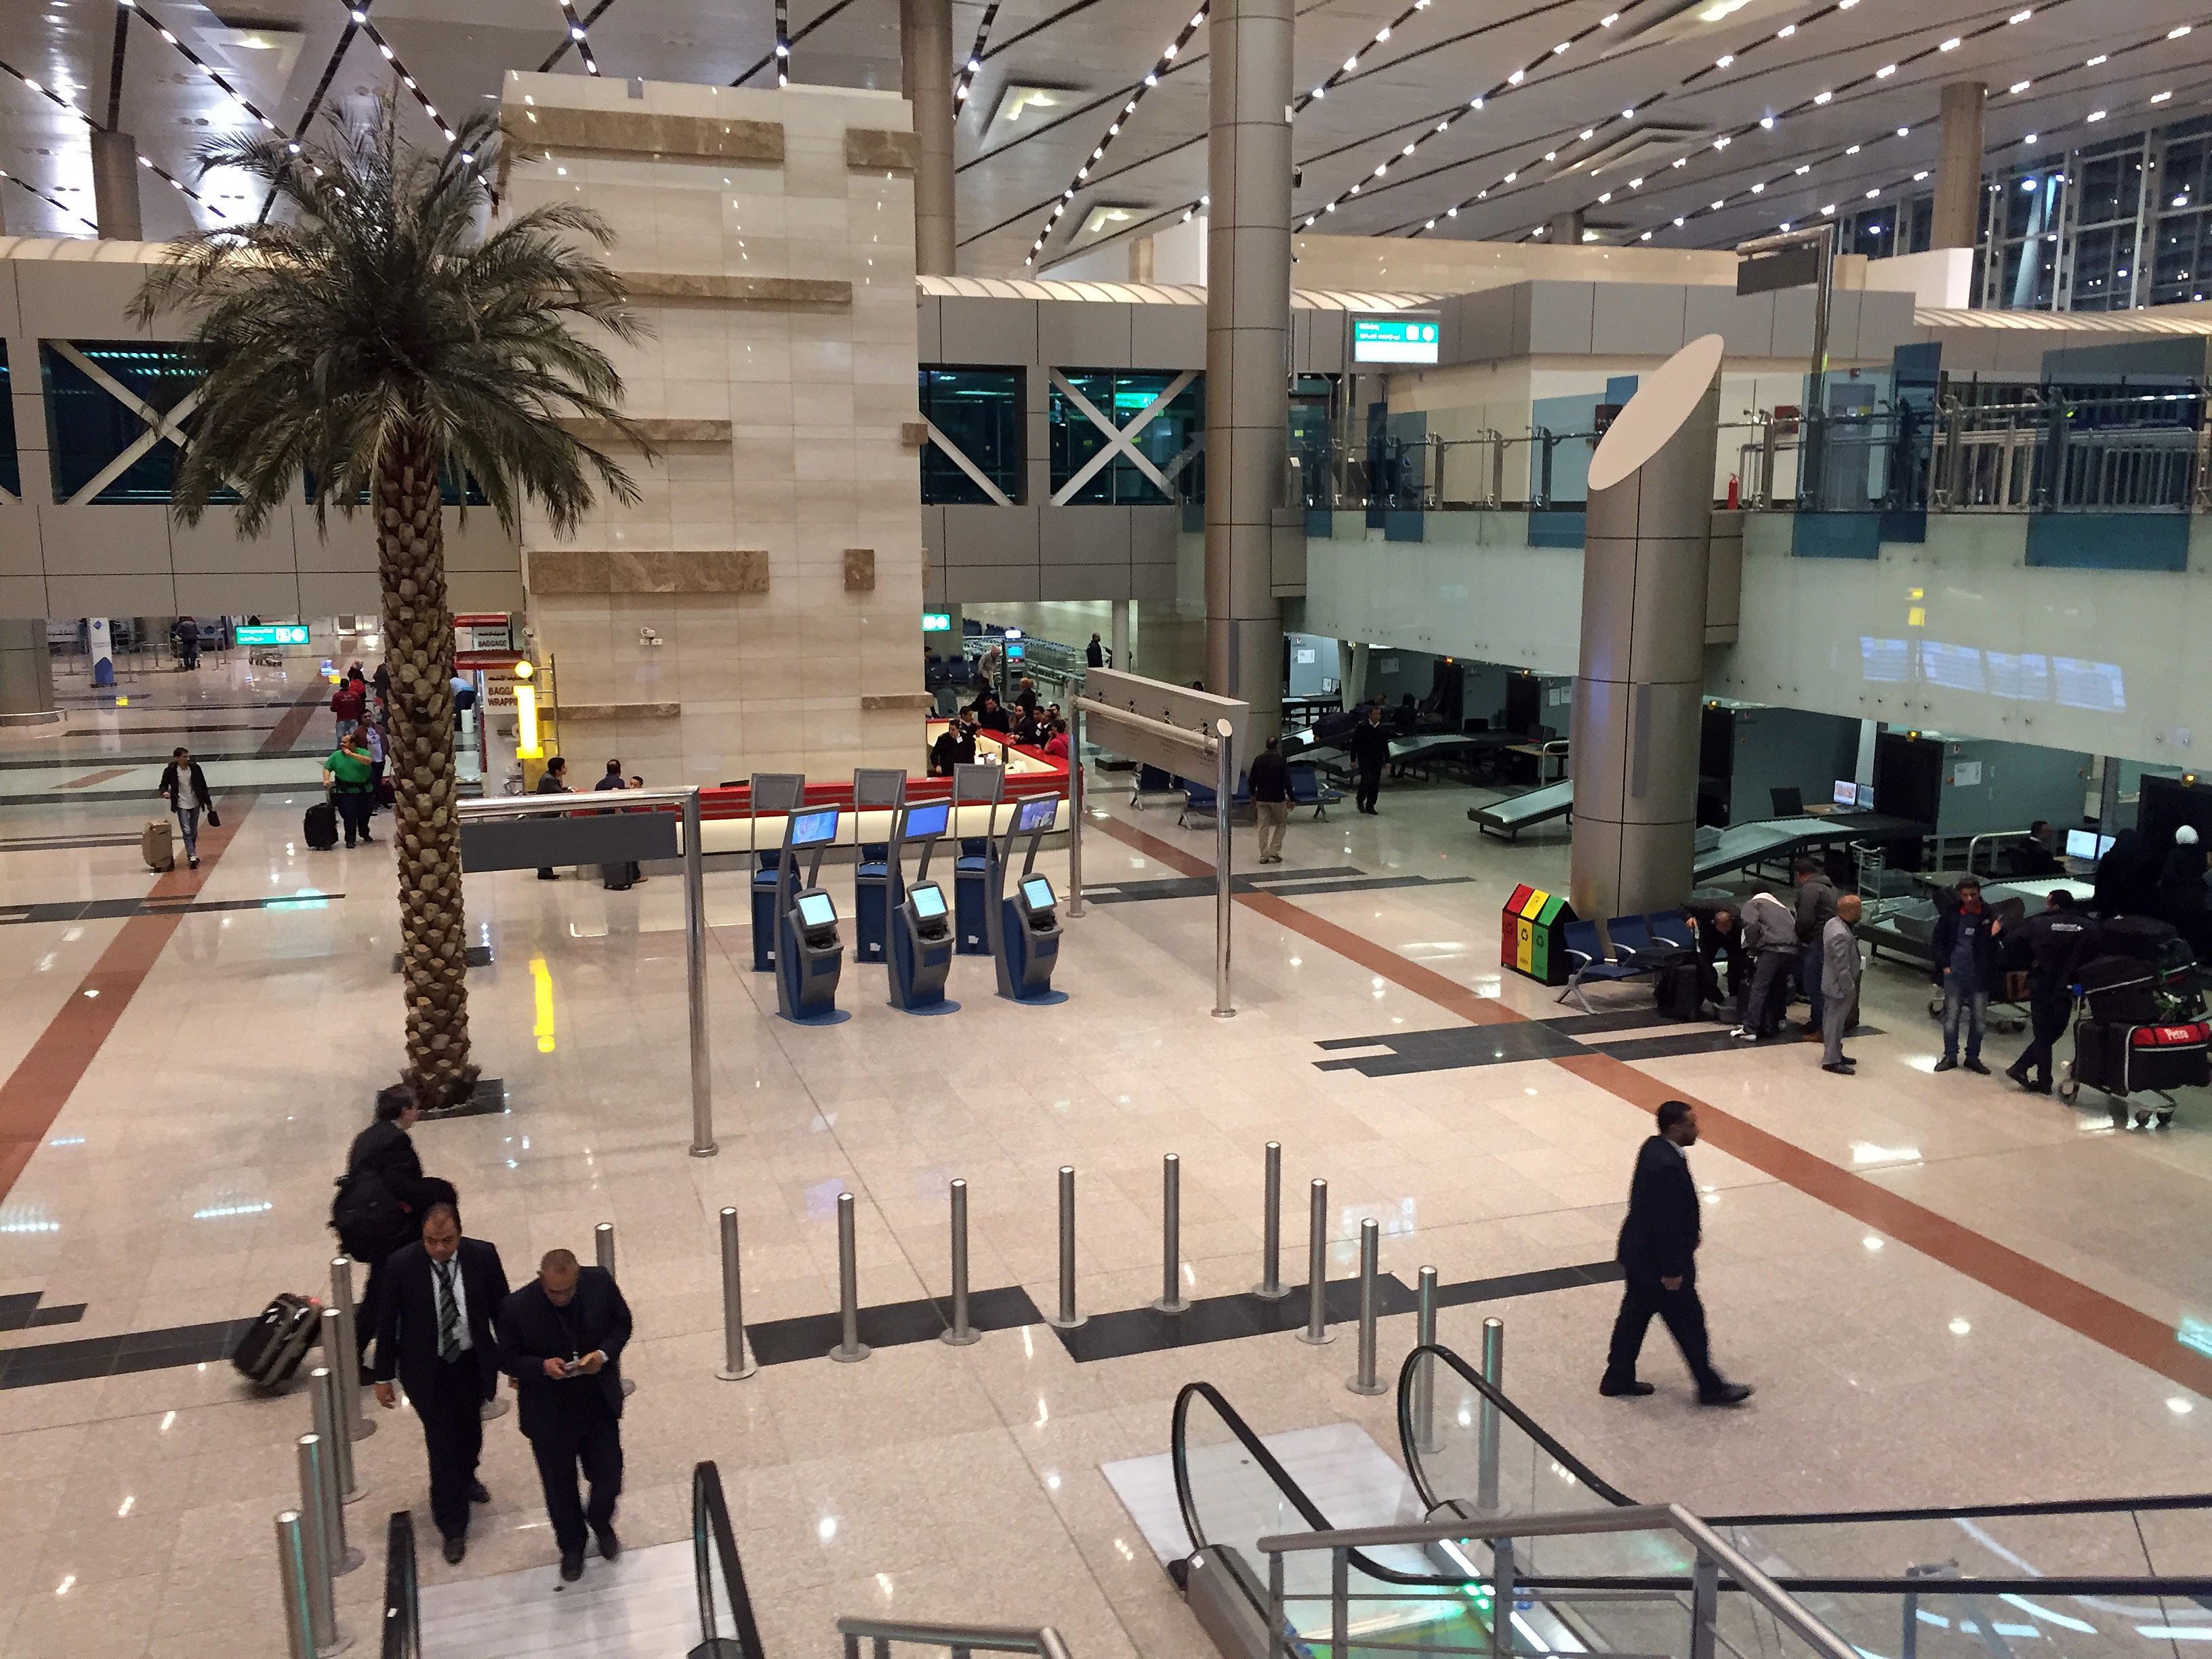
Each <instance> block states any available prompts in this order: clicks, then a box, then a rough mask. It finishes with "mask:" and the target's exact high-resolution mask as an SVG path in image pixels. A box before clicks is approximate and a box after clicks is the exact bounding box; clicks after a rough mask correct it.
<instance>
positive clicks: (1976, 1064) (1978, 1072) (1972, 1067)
mask: <svg viewBox="0 0 2212 1659" xmlns="http://www.w3.org/2000/svg"><path fill="white" fill-rule="evenodd" d="M1959 1063H1960V1065H1961V1066H1965V1067H1966V1069H1967V1070H1968V1071H1970V1072H1972V1073H1973V1074H1974V1075H1975V1076H1976V1077H1987V1076H1988V1075H1989V1074H1990V1068H1989V1067H1988V1066H1984V1065H1983V1064H1982V1062H1981V1061H1980V1060H1960V1062H1959Z"/></svg>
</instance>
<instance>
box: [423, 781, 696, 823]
mask: <svg viewBox="0 0 2212 1659" xmlns="http://www.w3.org/2000/svg"><path fill="white" fill-rule="evenodd" d="M698 793H699V791H698V789H697V788H696V787H690V788H685V789H621V790H615V789H605V790H598V789H572V790H569V791H568V792H567V793H562V794H558V795H501V796H487V797H485V798H484V799H480V800H464V801H457V802H455V803H454V811H455V816H456V817H460V818H462V819H464V820H467V821H470V822H477V821H480V820H483V819H486V818H537V817H554V816H557V815H560V814H562V813H568V812H613V811H624V812H626V811H629V810H630V809H631V808H633V807H637V806H678V807H680V806H682V805H684V803H685V802H686V801H688V800H690V799H693V798H694V797H695V796H696V795H697V794H698ZM610 795H611V796H613V797H615V799H611V800H610V799H606V797H608V796H610Z"/></svg>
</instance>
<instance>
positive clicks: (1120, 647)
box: [1111, 599, 1136, 674]
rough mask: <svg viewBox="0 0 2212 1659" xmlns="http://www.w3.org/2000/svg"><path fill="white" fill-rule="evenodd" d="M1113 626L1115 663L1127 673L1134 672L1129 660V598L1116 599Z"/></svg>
mask: <svg viewBox="0 0 2212 1659" xmlns="http://www.w3.org/2000/svg"><path fill="white" fill-rule="evenodd" d="M1111 626H1112V628H1113V630H1114V663H1113V665H1114V666H1115V667H1116V668H1118V669H1120V670H1121V671H1122V672H1123V673H1125V674H1131V673H1134V672H1135V671H1136V670H1135V669H1134V668H1133V666H1132V665H1131V664H1130V661H1129V602H1128V600H1127V599H1116V600H1115V601H1114V620H1113V623H1112V624H1111Z"/></svg>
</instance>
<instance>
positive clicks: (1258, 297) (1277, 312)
mask: <svg viewBox="0 0 2212 1659" xmlns="http://www.w3.org/2000/svg"><path fill="white" fill-rule="evenodd" d="M1293 15H1294V3H1293V0H1214V5H1213V9H1212V14H1211V16H1210V19H1209V23H1208V27H1207V31H1206V33H1207V38H1208V40H1210V41H1211V42H1212V53H1213V59H1212V65H1211V69H1210V76H1211V82H1212V89H1211V93H1210V106H1209V119H1208V126H1207V132H1208V137H1207V144H1208V149H1207V161H1206V174H1207V178H1208V179H1209V181H1210V185H1211V197H1212V199H1211V204H1210V206H1209V208H1208V218H1207V221H1206V690H1209V691H1212V692H1216V693H1218V694H1219V695H1220V696H1230V697H1235V698H1237V699H1238V700H1239V701H1241V702H1246V703H1249V704H1250V705H1251V708H1252V715H1251V719H1250V721H1249V727H1248V729H1249V741H1250V742H1253V743H1261V742H1264V741H1265V740H1266V739H1267V738H1269V737H1272V736H1273V735H1274V733H1275V732H1276V731H1277V729H1278V728H1279V726H1280V725H1281V722H1282V704H1283V686H1282V675H1283V669H1282V654H1283V617H1282V607H1281V606H1280V605H1279V603H1278V602H1277V601H1276V599H1275V597H1274V568H1275V550H1274V534H1275V527H1274V520H1275V511H1276V509H1277V508H1278V507H1280V506H1281V505H1282V503H1283V470H1284V465H1285V449H1286V447H1287V445H1288V430H1289V426H1290V382H1289V380H1288V372H1289V364H1290V355H1289V349H1288V346H1289V339H1290V325H1291V127H1290V105H1291V40H1292V33H1293V27H1292V21H1291V20H1292V17H1293ZM1223 799H1225V800H1226V799H1227V797H1226V795H1225V796H1224V797H1223Z"/></svg>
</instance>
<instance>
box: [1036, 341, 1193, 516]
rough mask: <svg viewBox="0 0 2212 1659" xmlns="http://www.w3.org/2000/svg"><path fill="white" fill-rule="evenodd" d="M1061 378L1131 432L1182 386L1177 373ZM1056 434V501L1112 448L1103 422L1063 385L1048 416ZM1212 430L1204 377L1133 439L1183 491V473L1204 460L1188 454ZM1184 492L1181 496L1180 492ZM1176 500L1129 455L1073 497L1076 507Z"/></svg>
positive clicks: (1084, 373)
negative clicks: (1156, 404) (1153, 406)
mask: <svg viewBox="0 0 2212 1659" xmlns="http://www.w3.org/2000/svg"><path fill="white" fill-rule="evenodd" d="M1060 376H1061V378H1062V379H1063V380H1066V383H1067V384H1068V386H1071V387H1073V389H1074V390H1075V391H1076V392H1079V394H1081V396H1082V397H1083V398H1084V399H1085V401H1086V402H1087V403H1089V404H1091V407H1092V408H1093V409H1095V410H1097V411H1098V413H1099V414H1100V415H1102V416H1104V417H1105V418H1106V419H1108V420H1110V421H1111V422H1114V424H1115V427H1117V428H1121V429H1123V430H1127V428H1128V427H1129V425H1130V423H1131V422H1133V421H1135V420H1136V419H1137V417H1138V416H1139V415H1141V414H1142V413H1143V412H1144V411H1145V410H1146V408H1147V407H1149V406H1150V405H1151V404H1152V401H1153V400H1154V399H1155V398H1158V397H1159V395H1160V394H1161V393H1162V392H1165V391H1166V390H1167V389H1168V387H1169V386H1171V385H1172V384H1174V382H1175V380H1176V372H1175V371H1173V370H1170V369H1062V370H1060ZM1048 427H1049V432H1050V436H1051V453H1052V488H1053V493H1054V495H1057V494H1059V492H1060V490H1062V489H1066V487H1067V485H1068V484H1069V483H1070V482H1071V481H1072V480H1073V479H1074V477H1076V475H1077V474H1078V473H1079V472H1081V471H1083V469H1084V467H1085V465H1088V464H1089V463H1090V462H1091V459H1092V458H1093V457H1094V456H1096V455H1097V453H1099V452H1100V451H1101V450H1103V449H1105V448H1106V447H1108V446H1109V438H1108V437H1107V435H1106V434H1105V433H1103V432H1102V431H1101V430H1099V428H1098V426H1097V422H1094V421H1092V420H1091V417H1090V416H1087V415H1085V413H1084V412H1083V410H1081V409H1080V408H1079V407H1078V406H1077V404H1076V402H1075V399H1074V398H1070V397H1068V396H1067V395H1066V393H1065V392H1062V391H1061V390H1060V387H1058V386H1054V387H1053V389H1052V396H1051V398H1050V399H1049V403H1048ZM1205 430H1206V398H1205V381H1204V380H1203V378H1202V377H1201V378H1197V379H1194V380H1192V381H1191V382H1190V384H1189V385H1188V386H1185V387H1184V388H1183V389H1182V391H1181V392H1178V393H1176V396H1175V398H1174V399H1173V400H1172V401H1171V402H1170V403H1169V404H1167V406H1166V407H1165V408H1164V409H1162V410H1160V411H1159V413H1158V414H1157V415H1155V416H1153V417H1152V419H1151V420H1150V421H1148V422H1146V424H1145V427H1144V428H1143V430H1142V431H1140V432H1139V433H1138V434H1137V435H1136V436H1135V437H1134V438H1133V439H1132V440H1131V442H1132V443H1133V446H1134V447H1135V448H1136V450H1137V452H1138V453H1139V454H1141V455H1143V456H1144V458H1145V459H1146V460H1147V461H1149V462H1151V463H1152V466H1153V468H1154V469H1155V470H1156V471H1158V472H1159V473H1161V474H1162V475H1163V476H1164V477H1166V478H1167V480H1168V482H1169V483H1170V485H1180V484H1181V483H1182V479H1181V477H1180V474H1181V472H1182V471H1184V470H1186V469H1188V467H1189V465H1191V464H1192V462H1193V461H1194V460H1195V459H1197V458H1196V457H1194V456H1191V455H1189V454H1188V451H1189V450H1190V447H1191V446H1192V445H1193V444H1194V443H1195V442H1196V441H1198V439H1199V437H1200V435H1201V434H1202V433H1203V432H1204V431H1205ZM1180 493H1181V492H1180V490H1178V494H1180ZM1168 500H1169V497H1168V496H1167V495H1164V494H1163V493H1162V492H1161V490H1160V488H1159V486H1158V484H1156V483H1153V482H1152V479H1151V478H1150V477H1147V476H1146V474H1145V472H1144V471H1143V469H1142V468H1140V467H1139V466H1138V465H1136V463H1135V462H1133V461H1132V460H1130V459H1129V458H1128V457H1127V455H1125V454H1122V453H1118V452H1117V453H1115V457H1114V459H1112V460H1110V461H1108V462H1106V463H1104V464H1103V465H1101V466H1099V467H1098V468H1097V470H1096V471H1093V472H1092V473H1091V476H1090V477H1088V478H1086V479H1085V480H1084V483H1083V484H1082V487H1081V488H1080V489H1078V490H1077V491H1076V492H1075V493H1074V495H1071V496H1070V497H1069V498H1068V501H1069V503H1070V504H1071V505H1079V506H1085V507H1097V506H1109V505H1121V506H1127V505H1154V506H1157V505H1161V504H1164V503H1165V502H1166V501H1168Z"/></svg>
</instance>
